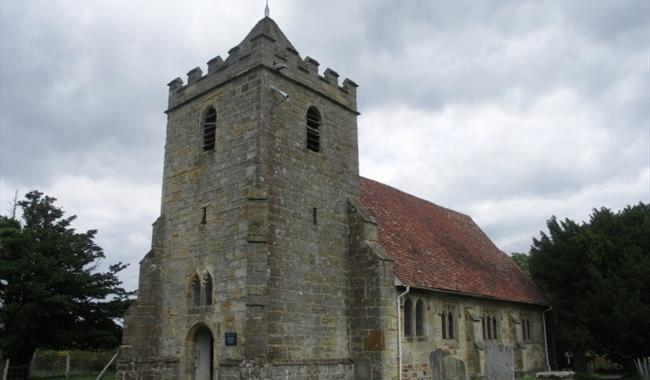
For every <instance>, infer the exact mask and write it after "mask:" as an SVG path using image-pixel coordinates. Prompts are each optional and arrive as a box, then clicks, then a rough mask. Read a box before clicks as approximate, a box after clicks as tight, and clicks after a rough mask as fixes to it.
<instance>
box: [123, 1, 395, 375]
mask: <svg viewBox="0 0 650 380" xmlns="http://www.w3.org/2000/svg"><path fill="white" fill-rule="evenodd" d="M356 88H357V85H356V84H355V83H354V82H353V81H351V80H349V79H345V80H344V81H342V82H341V83H339V75H338V74H337V73H336V72H335V71H334V70H331V69H329V68H328V69H326V70H324V71H323V72H322V74H319V63H318V62H317V61H316V60H315V59H313V58H310V57H306V58H304V59H303V58H301V56H300V55H299V53H298V51H297V50H296V49H295V47H294V46H293V45H292V44H291V42H290V41H289V40H288V39H287V37H286V36H285V35H284V33H283V32H282V31H281V30H280V28H279V27H278V25H277V24H276V23H275V22H274V21H273V20H272V19H271V18H269V17H268V14H267V17H264V18H263V19H262V20H260V21H259V22H258V23H257V24H256V25H255V26H254V27H253V29H252V30H251V31H250V33H249V34H248V35H247V36H246V37H245V38H244V40H243V41H242V42H241V43H240V44H239V45H237V46H235V47H234V48H232V49H230V51H229V52H228V57H227V59H225V60H223V59H222V58H221V57H219V56H218V57H215V58H213V59H211V60H210V61H209V62H208V64H207V73H204V72H203V71H202V69H200V68H199V67H196V68H194V69H192V70H190V71H189V72H188V73H187V83H183V81H182V80H181V79H180V78H176V79H174V80H172V81H171V82H170V83H169V103H168V109H167V111H166V114H167V118H168V121H167V134H166V136H167V137H166V144H165V161H164V174H163V189H162V204H161V215H160V217H159V218H158V219H157V220H156V222H155V223H154V225H153V239H152V249H151V251H150V252H149V253H148V254H147V255H146V256H145V257H144V259H143V260H142V261H141V263H140V266H141V267H140V283H139V298H138V301H137V303H136V304H135V305H134V306H133V307H132V308H131V309H130V310H129V312H128V314H127V316H126V319H125V329H124V339H123V346H122V349H121V355H120V360H119V361H118V378H129V379H130V378H133V379H136V378H137V379H148V378H155V379H200V380H203V379H258V378H259V379H262V378H273V379H275V378H283V379H310V378H319V379H330V378H331V379H334V378H336V379H352V378H354V369H353V368H354V364H353V360H354V357H355V355H356V353H358V352H360V351H362V349H361V348H359V347H361V346H362V343H361V337H359V338H358V339H356V338H354V335H355V334H354V333H352V332H351V329H353V328H354V326H355V324H359V323H362V322H359V320H358V319H355V318H353V317H352V314H355V315H356V313H354V312H353V311H352V308H351V303H352V301H351V300H352V299H353V298H354V297H355V296H354V295H353V294H352V293H353V292H352V291H351V290H350V281H351V279H352V278H353V276H352V277H351V273H352V272H354V270H352V269H351V268H352V266H351V261H352V260H351V258H350V252H351V250H352V249H353V248H354V247H352V245H354V243H352V239H351V231H352V228H351V224H350V210H351V209H352V210H354V209H355V206H354V205H356V204H358V203H359V172H358V146H357V115H358V112H357V105H356ZM391 273H392V272H391ZM352 274H354V273H352ZM391 275H392V274H391ZM359 278H360V277H359ZM391 278H392V277H391ZM387 286H388V287H391V286H393V284H392V283H388V284H387ZM391 296H392V295H391ZM375 303H376V302H375ZM375 306H377V305H375ZM364 307H365V306H364ZM363 310H370V308H365V309H363ZM359 318H365V319H366V320H370V319H372V317H371V316H367V315H366V316H362V317H359ZM355 339H356V341H355ZM374 339H375V341H376V342H374V343H372V342H371V344H370V345H372V344H375V346H376V347H375V348H377V347H379V348H383V347H384V345H385V344H386V342H385V341H384V336H383V333H382V335H381V336H379V335H377V334H375V338H374ZM355 342H356V343H355ZM366 346H368V344H366ZM372 350H373V349H372V347H370V351H372ZM375 351H377V350H375ZM376 378H377V377H376Z"/></svg>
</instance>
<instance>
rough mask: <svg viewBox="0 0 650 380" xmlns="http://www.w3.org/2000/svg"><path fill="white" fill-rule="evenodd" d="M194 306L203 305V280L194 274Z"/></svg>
mask: <svg viewBox="0 0 650 380" xmlns="http://www.w3.org/2000/svg"><path fill="white" fill-rule="evenodd" d="M191 296H192V306H194V307H196V306H200V305H201V280H199V276H198V275H196V274H194V276H192V295H191Z"/></svg>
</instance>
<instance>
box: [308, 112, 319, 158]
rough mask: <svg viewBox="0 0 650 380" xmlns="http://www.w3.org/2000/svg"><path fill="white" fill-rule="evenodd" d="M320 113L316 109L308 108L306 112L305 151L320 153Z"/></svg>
mask: <svg viewBox="0 0 650 380" xmlns="http://www.w3.org/2000/svg"><path fill="white" fill-rule="evenodd" d="M320 124H321V118H320V112H318V109H316V107H309V109H308V110H307V149H309V150H311V151H314V152H319V151H320V130H319V128H320Z"/></svg>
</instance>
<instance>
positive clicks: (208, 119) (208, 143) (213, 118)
mask: <svg viewBox="0 0 650 380" xmlns="http://www.w3.org/2000/svg"><path fill="white" fill-rule="evenodd" d="M216 132H217V111H215V110H214V108H212V107H210V108H208V110H207V111H206V113H205V117H204V118H203V151H205V152H207V151H210V150H214V143H215V140H216Z"/></svg>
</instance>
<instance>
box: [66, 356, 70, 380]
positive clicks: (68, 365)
mask: <svg viewBox="0 0 650 380" xmlns="http://www.w3.org/2000/svg"><path fill="white" fill-rule="evenodd" d="M65 378H66V379H69V378H70V354H68V355H66V357H65Z"/></svg>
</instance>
